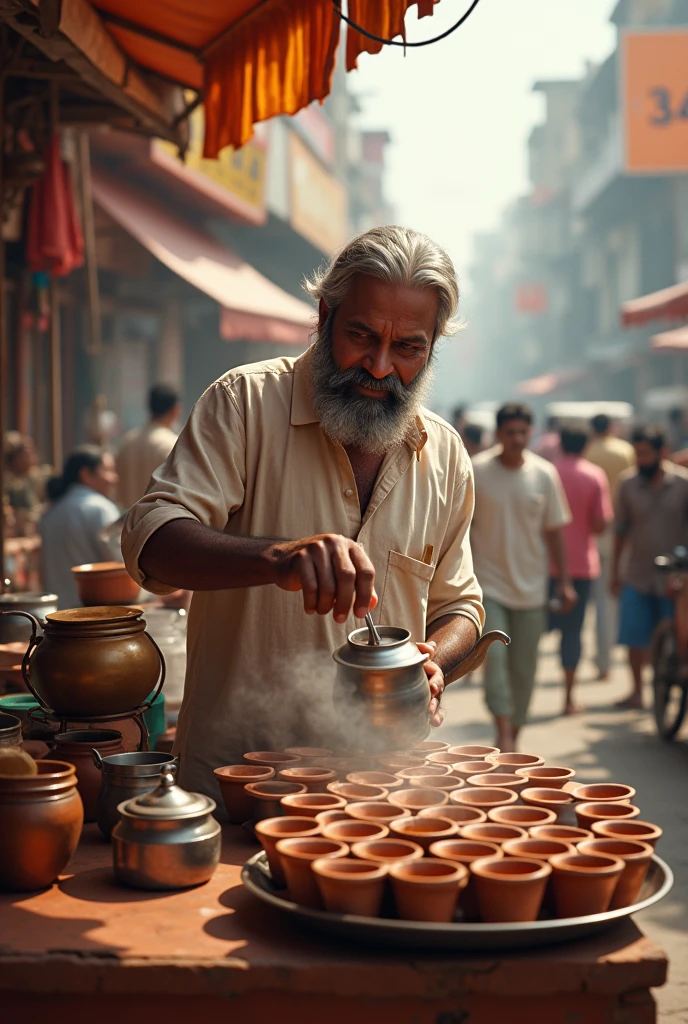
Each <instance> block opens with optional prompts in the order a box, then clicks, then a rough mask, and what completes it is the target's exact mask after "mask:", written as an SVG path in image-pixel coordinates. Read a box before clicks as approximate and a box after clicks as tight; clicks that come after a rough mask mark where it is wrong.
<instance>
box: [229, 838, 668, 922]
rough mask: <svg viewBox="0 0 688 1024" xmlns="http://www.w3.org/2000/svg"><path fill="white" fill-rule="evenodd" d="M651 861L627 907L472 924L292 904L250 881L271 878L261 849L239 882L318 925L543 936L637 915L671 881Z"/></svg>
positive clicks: (660, 864) (661, 865)
mask: <svg viewBox="0 0 688 1024" xmlns="http://www.w3.org/2000/svg"><path fill="white" fill-rule="evenodd" d="M651 863H652V864H653V865H654V866H655V868H656V869H658V870H659V871H660V872H661V875H662V883H661V885H660V887H659V889H658V890H657V891H656V892H654V893H652V895H650V896H646V897H645V899H644V900H640V902H639V903H632V904H630V905H629V906H627V907H620V908H619V909H618V910H607V911H605V912H604V913H603V914H588V915H584V916H582V917H558V918H553V919H551V920H546V921H522V922H521V921H519V922H508V921H504V922H498V923H485V922H482V921H477V922H473V923H461V922H450V923H447V924H438V923H435V922H428V921H400V920H398V919H395V918H384V917H362V916H358V915H356V914H335V913H332V912H330V911H328V910H313V909H311V908H310V907H304V906H301V904H299V903H294V902H293V901H292V900H287V899H283V898H282V897H281V896H276V895H275V894H274V893H271V892H268V891H267V889H263V888H262V887H261V886H259V885H258V884H257V883H256V882H255V881H254V880H253V877H252V874H253V872H254V871H256V870H259V871H261V872H262V873H263V874H265V875H267V876H268V877H271V875H270V870H269V867H268V859H267V855H266V853H265V851H264V850H260V851H259V852H258V853H255V854H254V855H253V856H252V857H250V858H249V859H248V860H247V861H246V862H245V863H244V864H243V865H242V868H241V881H242V883H243V885H244V887H245V888H246V889H247V890H248V891H249V892H250V893H251V894H252V895H253V896H256V898H257V899H260V900H262V901H263V902H264V903H269V904H270V905H271V906H274V907H276V908H277V909H278V910H280V911H282V912H283V913H288V914H291V915H292V916H294V917H297V918H300V919H302V920H303V919H305V920H307V921H311V922H313V923H314V924H317V925H319V926H325V927H327V926H331V925H344V926H347V925H348V926H351V927H352V928H354V927H356V928H358V929H366V928H370V929H371V931H372V930H373V929H374V930H375V932H376V933H377V935H378V936H380V933H383V934H384V933H385V932H386V933H388V934H390V935H394V936H399V935H405V936H407V937H408V938H409V939H410V938H412V937H413V936H414V935H418V936H423V935H428V934H430V933H431V934H433V935H440V936H447V937H450V936H452V935H454V936H457V937H459V936H464V937H467V938H468V937H470V936H473V937H475V938H478V937H479V936H486V937H488V936H491V937H499V936H503V937H504V938H508V937H509V936H510V935H511V936H513V937H514V938H517V937H518V936H520V935H522V934H523V933H524V932H528V933H535V935H538V936H542V938H543V939H546V938H547V936H548V935H552V936H553V935H554V934H556V933H559V932H567V933H568V932H571V931H575V930H576V929H577V928H588V927H594V926H595V925H600V926H602V925H610V924H613V923H614V922H615V921H620V920H623V919H624V918H626V917H631V916H632V915H633V914H638V913H640V911H641V910H646V909H647V908H648V907H651V906H653V905H654V904H655V903H658V902H659V901H660V900H662V899H664V897H665V896H666V895H667V894H668V893H669V892H670V891H671V889H672V887H673V884H674V874H673V871H672V870H671V868H670V867H669V865H668V864H667V863H666V861H664V860H662V858H661V857H659V856H657V854H656V853H653V855H652V861H651ZM338 934H339V935H340V936H341V935H342V934H343V932H342V931H338Z"/></svg>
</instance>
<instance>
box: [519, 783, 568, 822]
mask: <svg viewBox="0 0 688 1024" xmlns="http://www.w3.org/2000/svg"><path fill="white" fill-rule="evenodd" d="M521 800H522V801H523V803H524V804H526V806H528V807H544V808H545V810H547V811H554V813H555V814H556V816H557V821H561V820H562V818H564V817H565V816H566V814H567V812H568V811H569V810H570V809H571V808H572V807H573V797H572V796H571V794H570V793H567V792H566V791H565V790H563V789H544V788H535V787H532V788H528V789H522V790H521Z"/></svg>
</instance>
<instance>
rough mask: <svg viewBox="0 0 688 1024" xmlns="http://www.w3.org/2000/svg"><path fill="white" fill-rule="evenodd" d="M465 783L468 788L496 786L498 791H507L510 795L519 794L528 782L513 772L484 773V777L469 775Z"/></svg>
mask: <svg viewBox="0 0 688 1024" xmlns="http://www.w3.org/2000/svg"><path fill="white" fill-rule="evenodd" d="M467 783H468V785H469V786H478V787H482V788H485V787H486V786H490V787H494V786H497V788H498V789H508V790H510V791H511V792H512V793H520V792H521V790H522V789H525V788H526V786H527V785H528V780H527V779H522V778H521V777H520V776H519V775H514V773H513V772H486V773H485V774H484V775H471V776H470V777H469V778H468V780H467Z"/></svg>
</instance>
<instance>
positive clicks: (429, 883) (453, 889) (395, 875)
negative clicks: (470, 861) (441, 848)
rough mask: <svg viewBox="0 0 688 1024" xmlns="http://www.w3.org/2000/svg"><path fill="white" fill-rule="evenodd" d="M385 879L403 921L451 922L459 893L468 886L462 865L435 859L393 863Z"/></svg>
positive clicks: (466, 870) (466, 873)
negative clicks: (388, 883) (389, 885)
mask: <svg viewBox="0 0 688 1024" xmlns="http://www.w3.org/2000/svg"><path fill="white" fill-rule="evenodd" d="M389 877H390V881H391V883H392V893H393V894H394V902H395V904H396V908H397V914H398V916H399V917H400V918H401V919H402V920H403V921H436V922H442V923H444V922H449V921H451V920H453V917H454V911H455V910H456V904H457V901H458V898H459V893H460V891H461V890H462V889H464V888H465V887H466V886H467V885H468V869H467V868H466V867H464V865H463V864H459V863H457V862H456V861H451V860H439V859H437V858H435V857H432V858H428V859H423V860H410V861H397V862H396V863H394V864H392V865H391V867H390V868H389Z"/></svg>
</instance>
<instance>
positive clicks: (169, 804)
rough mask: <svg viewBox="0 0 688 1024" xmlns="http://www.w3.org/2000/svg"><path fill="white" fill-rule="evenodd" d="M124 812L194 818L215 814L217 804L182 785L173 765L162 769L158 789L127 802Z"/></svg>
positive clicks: (149, 816) (141, 815)
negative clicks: (199, 815) (195, 816)
mask: <svg viewBox="0 0 688 1024" xmlns="http://www.w3.org/2000/svg"><path fill="white" fill-rule="evenodd" d="M121 806H122V805H120V807H121ZM123 809H124V810H125V811H126V812H127V814H130V815H132V816H133V817H136V818H166V819H170V818H190V817H193V816H194V815H196V814H211V813H212V812H213V811H214V810H215V801H214V800H211V799H210V797H209V796H204V795H203V794H202V793H189V792H188V791H187V790H186V789H182V787H181V786H178V785H177V765H176V764H174V763H172V762H171V763H170V764H166V765H164V766H163V768H162V769H161V771H160V782H159V783H158V785H157V786H156V787H155V789H153V790H151V791H150V792H148V793H144V794H143V796H137V797H134V798H133V799H132V800H127V801H126V802H125V804H124V807H123Z"/></svg>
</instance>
